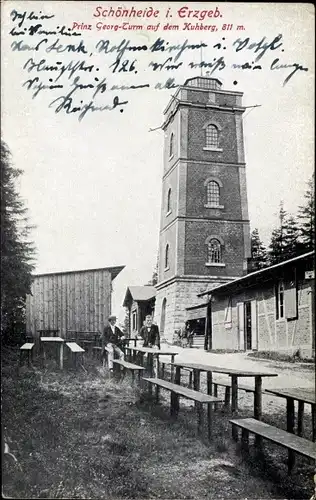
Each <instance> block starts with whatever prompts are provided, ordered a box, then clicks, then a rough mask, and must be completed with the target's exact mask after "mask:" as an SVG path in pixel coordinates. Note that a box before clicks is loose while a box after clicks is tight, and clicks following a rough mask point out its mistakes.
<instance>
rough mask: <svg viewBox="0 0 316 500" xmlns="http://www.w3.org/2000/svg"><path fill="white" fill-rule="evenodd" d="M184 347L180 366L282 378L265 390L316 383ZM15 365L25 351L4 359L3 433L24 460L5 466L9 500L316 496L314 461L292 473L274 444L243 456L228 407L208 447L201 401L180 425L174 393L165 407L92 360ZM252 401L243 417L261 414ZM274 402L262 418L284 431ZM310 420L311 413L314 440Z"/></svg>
mask: <svg viewBox="0 0 316 500" xmlns="http://www.w3.org/2000/svg"><path fill="white" fill-rule="evenodd" d="M177 350H178V351H179V355H178V356H179V359H186V360H191V361H193V360H194V361H199V362H203V363H212V364H215V363H216V364H217V365H220V366H221V365H222V366H224V365H227V363H229V364H230V365H231V366H234V367H241V366H242V367H243V368H245V367H246V364H247V368H249V369H250V368H258V367H259V366H260V369H265V370H266V371H277V373H278V377H275V378H271V379H270V380H268V379H267V380H266V381H265V386H268V384H271V383H272V381H273V384H274V385H275V386H277V387H281V386H282V387H285V386H288V384H289V383H290V381H291V382H292V383H291V385H296V386H301V387H307V386H312V384H313V370H312V368H311V367H308V366H307V367H302V366H301V365H295V366H293V364H291V366H288V365H287V364H286V363H281V364H279V363H275V362H271V361H263V362H262V361H259V360H249V359H247V358H246V357H245V355H240V354H237V355H236V354H225V355H222V354H221V355H217V354H210V353H205V352H204V351H202V350H198V349H181V348H177ZM166 361H168V358H167V359H166ZM16 366H17V352H13V351H8V352H4V353H2V430H3V435H4V437H5V439H6V441H7V442H8V444H9V447H10V452H11V453H12V454H13V455H14V457H15V458H16V460H17V462H16V461H15V460H14V459H12V458H11V457H8V456H6V457H5V459H4V460H3V466H2V485H3V494H4V495H5V496H6V497H7V498H82V499H86V498H91V499H99V498H104V499H106V500H108V499H109V500H121V499H129V498H131V499H132V498H133V499H144V500H146V499H154V498H160V499H163V500H169V499H170V500H173V499H174V500H177V499H180V500H181V499H192V500H199V499H201V498H207V499H210V500H211V499H214V500H215V499H230V500H252V499H283V500H285V499H286V500H290V499H295V500H299V499H309V498H311V496H312V494H313V472H314V471H313V464H311V463H310V462H309V461H308V460H305V459H303V458H301V457H299V458H298V459H297V463H296V466H295V469H294V471H293V473H292V475H291V476H288V475H287V453H286V451H285V450H282V449H281V450H280V448H279V447H275V446H270V445H268V444H267V445H265V446H264V455H260V457H258V456H256V455H255V454H254V449H253V448H252V450H251V453H250V455H249V457H248V458H247V457H245V456H243V455H242V454H241V451H240V447H239V443H237V444H236V443H234V442H233V441H232V439H231V426H230V424H229V419H230V418H231V415H230V412H229V411H227V410H224V409H221V408H219V410H218V411H217V412H216V413H214V419H213V429H214V433H213V439H212V441H211V442H208V441H207V440H206V439H205V436H204V438H202V439H201V438H198V437H197V435H196V414H195V411H194V405H193V404H191V403H187V402H185V401H181V403H180V413H179V417H178V419H177V420H171V419H170V416H169V400H170V396H169V394H168V393H167V392H163V391H162V394H161V401H160V404H158V405H157V404H156V403H155V402H154V401H152V400H151V399H150V398H149V396H148V393H147V391H146V390H145V389H144V388H142V389H139V388H137V387H132V385H131V383H130V380H129V379H125V380H124V381H123V382H117V381H116V380H110V379H109V378H108V373H107V372H106V371H104V370H103V369H102V368H101V366H100V364H98V363H97V362H96V361H94V360H92V359H91V358H89V357H88V358H87V360H86V365H85V367H86V371H83V370H79V371H78V372H73V371H71V370H69V369H67V366H66V367H65V370H64V371H63V372H61V371H60V370H58V369H57V367H56V364H55V361H54V360H53V359H51V360H47V362H46V367H45V369H42V368H41V366H40V362H39V359H38V358H35V360H34V366H33V368H31V369H29V368H27V367H23V368H22V369H21V371H20V373H19V374H17V370H16ZM293 374H294V377H293ZM293 379H294V380H293ZM246 382H247V384H248V385H249V383H250V381H249V380H247V381H246ZM277 382H278V384H277ZM281 384H282V385H281ZM202 389H203V387H202ZM243 394H244V393H243V392H241V394H240V398H239V407H240V415H241V416H247V415H248V416H249V415H252V412H253V395H251V394H250V395H248V394H247V395H243ZM266 398H267V397H266V396H264V400H263V413H264V415H263V419H264V420H265V421H269V422H271V423H273V425H277V426H280V427H282V428H285V402H284V401H283V400H281V399H279V398H272V403H271V404H270V397H269V398H268V399H266ZM310 420H311V419H310V415H309V414H308V412H306V415H305V431H306V433H307V434H310V432H311V424H310Z"/></svg>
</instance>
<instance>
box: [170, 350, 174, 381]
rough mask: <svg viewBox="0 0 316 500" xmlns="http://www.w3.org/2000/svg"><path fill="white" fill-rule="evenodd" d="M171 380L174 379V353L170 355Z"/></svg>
mask: <svg viewBox="0 0 316 500" xmlns="http://www.w3.org/2000/svg"><path fill="white" fill-rule="evenodd" d="M170 378H171V382H173V381H174V354H172V356H171V377H170Z"/></svg>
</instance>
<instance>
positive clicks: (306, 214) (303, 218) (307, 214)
mask: <svg viewBox="0 0 316 500" xmlns="http://www.w3.org/2000/svg"><path fill="white" fill-rule="evenodd" d="M314 182H315V175H314V174H313V176H312V178H311V179H310V180H309V181H308V183H307V186H308V187H307V190H306V192H305V194H304V198H305V200H306V201H305V204H304V205H302V206H300V207H299V211H298V216H297V219H298V224H299V233H300V234H299V241H300V243H301V246H302V251H304V252H309V251H311V250H314V249H315V190H314Z"/></svg>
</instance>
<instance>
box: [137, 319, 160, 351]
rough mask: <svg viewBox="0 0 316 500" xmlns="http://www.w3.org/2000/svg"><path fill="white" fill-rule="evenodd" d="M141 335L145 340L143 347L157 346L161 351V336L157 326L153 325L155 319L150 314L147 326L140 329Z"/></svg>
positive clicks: (146, 320) (146, 322)
mask: <svg viewBox="0 0 316 500" xmlns="http://www.w3.org/2000/svg"><path fill="white" fill-rule="evenodd" d="M139 335H140V336H141V337H142V338H143V339H144V345H143V347H154V346H157V347H158V349H160V335H159V329H158V326H157V325H154V324H153V319H152V316H151V315H150V314H147V316H146V318H145V325H144V326H142V328H141V329H140V332H139Z"/></svg>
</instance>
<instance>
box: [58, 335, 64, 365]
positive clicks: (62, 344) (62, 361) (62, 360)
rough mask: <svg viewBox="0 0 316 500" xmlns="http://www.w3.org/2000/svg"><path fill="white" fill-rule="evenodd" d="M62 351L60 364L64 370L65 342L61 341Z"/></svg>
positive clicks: (60, 352)
mask: <svg viewBox="0 0 316 500" xmlns="http://www.w3.org/2000/svg"><path fill="white" fill-rule="evenodd" d="M59 349H60V351H59V356H60V358H59V366H60V369H61V370H62V369H63V368H64V343H63V342H60V348H59Z"/></svg>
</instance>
